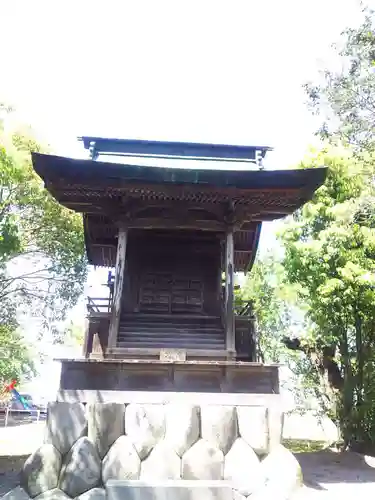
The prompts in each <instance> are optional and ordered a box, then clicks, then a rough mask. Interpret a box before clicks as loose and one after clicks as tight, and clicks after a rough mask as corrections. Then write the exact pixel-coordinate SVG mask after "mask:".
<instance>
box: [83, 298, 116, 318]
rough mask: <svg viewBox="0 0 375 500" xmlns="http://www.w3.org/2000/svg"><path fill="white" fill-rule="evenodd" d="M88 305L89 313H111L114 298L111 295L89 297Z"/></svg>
mask: <svg viewBox="0 0 375 500" xmlns="http://www.w3.org/2000/svg"><path fill="white" fill-rule="evenodd" d="M86 307H87V311H88V313H89V314H95V313H110V312H111V310H112V300H111V297H87V306H86Z"/></svg>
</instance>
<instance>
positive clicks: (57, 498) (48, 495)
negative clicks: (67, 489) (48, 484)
mask: <svg viewBox="0 0 375 500" xmlns="http://www.w3.org/2000/svg"><path fill="white" fill-rule="evenodd" d="M34 500H70V497H68V495H65V493H64V492H63V491H61V490H60V489H59V488H54V489H53V490H49V491H46V492H44V493H42V494H41V495H38V496H37V497H36V498H35V499H34Z"/></svg>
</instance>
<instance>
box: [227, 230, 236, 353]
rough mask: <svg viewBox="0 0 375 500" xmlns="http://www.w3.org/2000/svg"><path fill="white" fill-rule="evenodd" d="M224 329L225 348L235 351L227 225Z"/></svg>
mask: <svg viewBox="0 0 375 500" xmlns="http://www.w3.org/2000/svg"><path fill="white" fill-rule="evenodd" d="M224 312H225V329H226V349H227V351H230V352H231V353H235V350H236V347H235V325H234V241H233V228H232V227H229V228H228V230H227V234H226V242H225V308H224Z"/></svg>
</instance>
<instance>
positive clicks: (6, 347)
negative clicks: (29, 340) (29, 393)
mask: <svg viewBox="0 0 375 500" xmlns="http://www.w3.org/2000/svg"><path fill="white" fill-rule="evenodd" d="M0 346H1V347H0V401H1V399H2V394H3V393H4V387H5V385H6V384H9V383H10V382H11V381H12V380H17V381H19V380H23V379H25V378H26V379H27V378H29V377H31V376H32V375H34V374H35V367H34V363H33V359H32V358H33V356H32V351H31V349H30V347H29V346H27V345H26V344H25V342H24V341H23V339H22V337H21V336H20V334H19V332H18V331H17V330H16V328H15V327H14V325H0Z"/></svg>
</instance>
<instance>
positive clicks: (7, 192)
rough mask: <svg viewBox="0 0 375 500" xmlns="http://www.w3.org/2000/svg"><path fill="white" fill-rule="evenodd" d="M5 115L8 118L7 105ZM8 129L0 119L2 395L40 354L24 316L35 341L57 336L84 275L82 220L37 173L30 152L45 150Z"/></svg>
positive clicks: (25, 135) (31, 367) (28, 371)
mask: <svg viewBox="0 0 375 500" xmlns="http://www.w3.org/2000/svg"><path fill="white" fill-rule="evenodd" d="M0 111H3V112H5V115H7V113H9V109H5V107H4V106H0ZM3 125H4V120H3V121H1V120H0V301H1V309H0V346H1V349H2V351H1V353H0V390H1V386H2V383H3V382H7V381H9V379H12V378H16V379H17V380H19V379H22V378H24V377H28V376H30V374H32V373H33V370H34V365H33V363H32V359H33V356H34V355H35V354H37V353H36V352H33V350H31V349H30V346H28V345H27V343H26V342H25V341H24V339H23V337H22V332H20V329H19V328H18V323H17V319H18V315H19V313H22V312H24V313H26V314H27V315H28V316H29V315H30V314H31V315H34V316H35V315H36V316H39V317H40V318H41V320H42V324H41V328H40V331H38V335H37V336H36V338H35V339H34V340H41V339H42V337H43V335H44V333H45V332H46V331H47V330H48V331H49V332H50V333H52V335H53V334H54V333H56V331H57V329H56V327H55V324H56V323H57V322H58V321H61V320H63V319H64V318H65V316H66V313H67V311H68V310H69V309H70V308H71V307H73V306H74V305H75V303H76V302H77V300H78V298H79V296H80V295H81V293H82V291H83V286H84V283H85V279H86V273H87V264H86V258H85V252H84V238H83V228H82V220H81V217H80V216H79V215H78V214H75V213H73V212H70V211H69V210H67V209H65V208H64V207H62V206H61V205H59V204H58V203H57V202H56V201H55V200H54V199H53V198H52V196H51V195H50V194H49V193H48V192H47V191H46V190H45V189H44V187H43V183H42V181H41V179H40V178H39V177H38V176H37V175H36V174H35V172H34V171H33V168H32V165H31V159H30V153H31V152H32V151H39V150H40V147H39V145H38V144H37V143H36V141H35V140H34V139H33V138H32V135H31V134H30V133H29V132H26V133H25V132H24V131H22V132H20V131H18V132H17V131H14V132H13V133H9V132H7V131H5V130H4V127H3ZM51 317H53V320H54V321H53V322H52V323H51V320H50V318H51ZM50 324H52V326H53V328H52V329H51V328H50ZM49 340H50V339H49Z"/></svg>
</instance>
